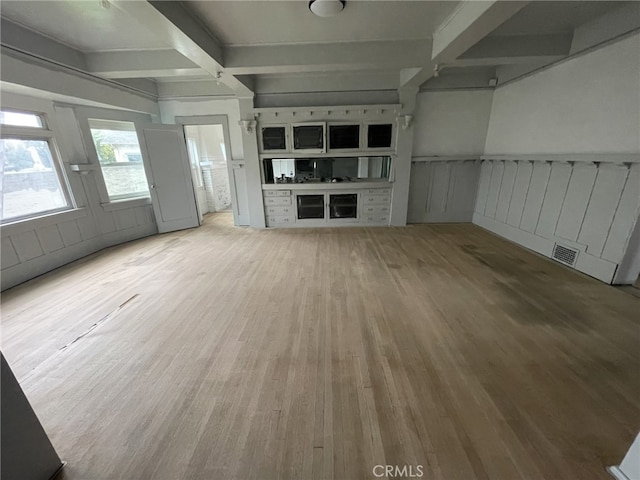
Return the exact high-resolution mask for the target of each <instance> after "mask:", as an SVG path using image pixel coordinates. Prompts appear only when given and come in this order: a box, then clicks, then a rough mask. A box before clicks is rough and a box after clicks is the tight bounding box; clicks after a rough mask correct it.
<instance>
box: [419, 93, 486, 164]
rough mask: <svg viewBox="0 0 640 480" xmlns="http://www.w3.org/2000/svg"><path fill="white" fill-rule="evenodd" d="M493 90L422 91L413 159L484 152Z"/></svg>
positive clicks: (480, 153) (473, 154) (472, 154)
mask: <svg viewBox="0 0 640 480" xmlns="http://www.w3.org/2000/svg"><path fill="white" fill-rule="evenodd" d="M492 100H493V90H461V91H453V92H445V91H442V92H420V93H418V96H417V99H416V110H415V114H414V120H413V128H414V132H413V156H414V157H420V156H431V155H445V156H464V155H471V156H479V155H482V153H484V145H485V140H486V138H487V128H488V127H489V116H490V113H491V102H492Z"/></svg>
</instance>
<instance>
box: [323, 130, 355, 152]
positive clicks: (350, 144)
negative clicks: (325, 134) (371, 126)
mask: <svg viewBox="0 0 640 480" xmlns="http://www.w3.org/2000/svg"><path fill="white" fill-rule="evenodd" d="M359 149H360V125H359V124H333V125H332V124H329V151H334V152H335V151H345V150H359Z"/></svg>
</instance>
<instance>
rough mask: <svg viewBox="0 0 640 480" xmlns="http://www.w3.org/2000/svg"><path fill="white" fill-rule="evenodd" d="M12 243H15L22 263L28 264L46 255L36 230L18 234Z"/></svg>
mask: <svg viewBox="0 0 640 480" xmlns="http://www.w3.org/2000/svg"><path fill="white" fill-rule="evenodd" d="M11 243H13V246H14V247H15V249H16V253H17V254H18V258H19V259H20V262H28V261H29V260H31V259H33V258H37V257H40V256H42V255H44V251H43V250H42V246H41V245H40V242H39V241H38V236H37V235H36V232H35V230H28V231H26V232H22V233H19V234H17V235H16V236H14V237H13V238H12V239H11Z"/></svg>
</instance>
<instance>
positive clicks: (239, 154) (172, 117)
mask: <svg viewBox="0 0 640 480" xmlns="http://www.w3.org/2000/svg"><path fill="white" fill-rule="evenodd" d="M158 104H159V105H160V112H161V113H160V117H161V119H162V123H175V122H176V117H183V116H185V117H186V116H198V115H226V116H227V119H228V121H229V136H230V137H231V155H232V157H233V158H232V159H233V160H241V159H243V158H244V151H243V148H242V130H241V129H240V126H239V125H238V122H239V121H240V109H239V107H238V100H236V99H233V98H231V99H225V100H202V99H199V100H186V99H185V100H160V101H159V102H158ZM232 159H228V160H232Z"/></svg>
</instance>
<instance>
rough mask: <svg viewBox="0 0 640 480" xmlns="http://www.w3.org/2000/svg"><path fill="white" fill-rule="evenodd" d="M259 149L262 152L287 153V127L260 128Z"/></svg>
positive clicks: (271, 126) (270, 126)
mask: <svg viewBox="0 0 640 480" xmlns="http://www.w3.org/2000/svg"><path fill="white" fill-rule="evenodd" d="M259 132H260V149H261V151H262V152H288V151H289V146H288V141H287V140H288V137H289V135H288V134H287V125H269V126H264V127H260V129H259Z"/></svg>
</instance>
